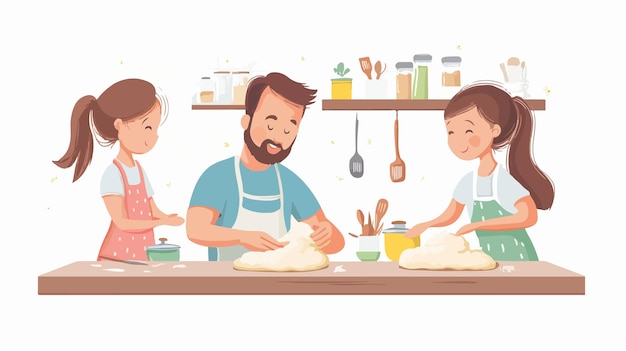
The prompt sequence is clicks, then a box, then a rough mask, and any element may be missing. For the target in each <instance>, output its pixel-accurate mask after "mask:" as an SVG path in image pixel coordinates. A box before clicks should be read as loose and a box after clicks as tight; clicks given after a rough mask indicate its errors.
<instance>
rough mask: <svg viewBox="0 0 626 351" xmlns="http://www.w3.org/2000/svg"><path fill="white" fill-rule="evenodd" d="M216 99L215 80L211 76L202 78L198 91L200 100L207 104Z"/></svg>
mask: <svg viewBox="0 0 626 351" xmlns="http://www.w3.org/2000/svg"><path fill="white" fill-rule="evenodd" d="M214 99H215V81H214V80H213V79H211V77H202V78H201V79H200V89H199V91H198V101H199V102H201V103H203V104H206V103H212V102H213V101H214Z"/></svg>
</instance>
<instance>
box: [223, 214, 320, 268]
mask: <svg viewBox="0 0 626 351" xmlns="http://www.w3.org/2000/svg"><path fill="white" fill-rule="evenodd" d="M311 233H313V229H312V228H311V226H309V225H308V224H306V223H304V222H297V223H294V224H293V225H292V227H291V229H290V230H289V233H287V234H286V235H285V236H283V237H282V238H281V240H280V241H283V242H287V245H285V246H283V247H281V248H278V249H276V250H269V251H250V252H246V253H244V254H243V255H242V256H241V257H240V258H238V259H236V260H235V261H234V262H233V264H234V268H235V269H238V270H246V271H261V272H305V271H314V270H318V269H323V268H326V267H328V264H329V260H328V256H327V255H326V253H324V251H322V250H321V249H320V248H319V247H318V246H317V245H316V244H315V242H314V241H313V240H312V239H311V236H310V235H311Z"/></svg>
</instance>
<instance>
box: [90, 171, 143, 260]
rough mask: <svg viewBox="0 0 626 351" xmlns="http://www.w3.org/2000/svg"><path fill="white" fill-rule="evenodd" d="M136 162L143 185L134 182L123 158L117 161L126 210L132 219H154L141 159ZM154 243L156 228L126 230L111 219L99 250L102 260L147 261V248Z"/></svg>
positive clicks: (127, 215)
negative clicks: (125, 169) (131, 183)
mask: <svg viewBox="0 0 626 351" xmlns="http://www.w3.org/2000/svg"><path fill="white" fill-rule="evenodd" d="M135 163H136V164H137V170H138V171H139V184H136V185H130V184H128V178H126V173H125V172H124V169H123V168H122V165H121V164H120V163H119V161H117V160H113V164H115V166H117V168H118V169H119V170H120V174H121V175H122V180H123V181H124V210H125V211H126V217H127V218H128V219H142V220H151V219H153V218H152V209H151V207H150V198H148V194H147V192H146V186H145V184H144V179H143V172H142V170H141V166H140V165H139V162H137V161H135ZM151 245H154V231H153V230H152V228H150V229H146V230H133V231H125V230H122V229H120V228H119V227H117V226H116V225H115V223H113V220H111V224H110V225H109V230H108V231H107V235H106V237H105V238H104V241H103V242H102V247H100V252H99V253H98V261H101V260H103V259H105V260H106V259H109V260H115V261H119V260H140V261H147V260H148V257H147V255H146V248H147V247H148V246H151Z"/></svg>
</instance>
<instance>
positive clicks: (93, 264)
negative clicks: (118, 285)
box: [91, 263, 102, 268]
mask: <svg viewBox="0 0 626 351" xmlns="http://www.w3.org/2000/svg"><path fill="white" fill-rule="evenodd" d="M91 266H92V267H96V268H99V267H102V265H101V264H97V263H92V264H91Z"/></svg>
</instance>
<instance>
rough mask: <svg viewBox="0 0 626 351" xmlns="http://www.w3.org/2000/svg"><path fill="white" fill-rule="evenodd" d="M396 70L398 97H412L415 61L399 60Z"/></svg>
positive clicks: (399, 98) (400, 98)
mask: <svg viewBox="0 0 626 351" xmlns="http://www.w3.org/2000/svg"><path fill="white" fill-rule="evenodd" d="M396 71H397V73H396V99H398V100H402V99H411V84H412V83H411V82H412V75H413V74H412V72H413V62H397V63H396Z"/></svg>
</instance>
